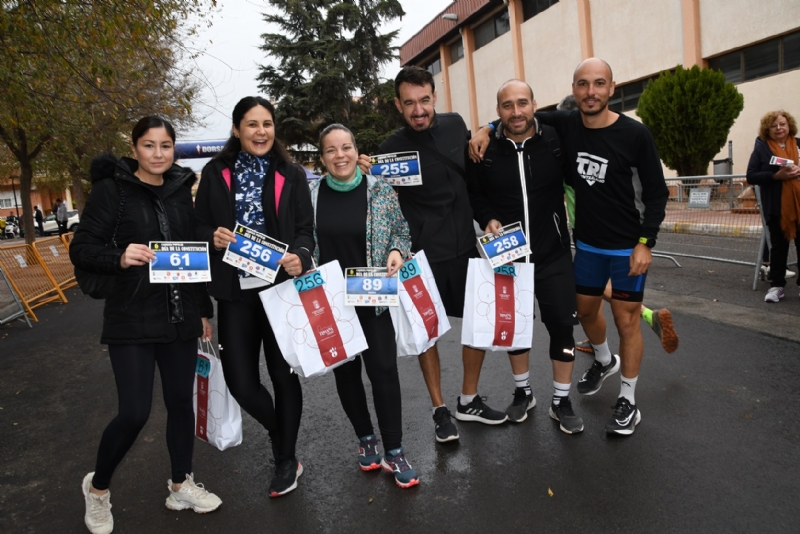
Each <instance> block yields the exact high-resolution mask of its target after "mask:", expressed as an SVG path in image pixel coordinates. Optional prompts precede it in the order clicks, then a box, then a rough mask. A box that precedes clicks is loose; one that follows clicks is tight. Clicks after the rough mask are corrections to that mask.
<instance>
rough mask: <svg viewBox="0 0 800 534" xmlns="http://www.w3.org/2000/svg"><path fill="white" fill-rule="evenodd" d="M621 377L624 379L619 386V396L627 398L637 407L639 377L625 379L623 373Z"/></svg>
mask: <svg viewBox="0 0 800 534" xmlns="http://www.w3.org/2000/svg"><path fill="white" fill-rule="evenodd" d="M620 377H621V378H622V383H621V384H620V386H619V396H620V397H625V398H626V399H628V402H630V403H631V405H633V406H636V397H635V395H636V382H637V381H638V380H639V377H638V376H635V377H633V378H625V377H624V376H622V373H620Z"/></svg>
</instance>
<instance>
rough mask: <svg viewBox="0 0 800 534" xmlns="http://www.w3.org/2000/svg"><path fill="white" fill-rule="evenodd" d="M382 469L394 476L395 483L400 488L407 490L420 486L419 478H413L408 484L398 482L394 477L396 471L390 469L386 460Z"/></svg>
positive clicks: (382, 464) (382, 462)
mask: <svg viewBox="0 0 800 534" xmlns="http://www.w3.org/2000/svg"><path fill="white" fill-rule="evenodd" d="M380 467H381V468H383V470H384V471H386V472H387V473H389V474H390V475H392V476H393V477H394V483H395V484H397V486H398V487H400V488H403V489H407V488H410V487H412V486H416V485H418V484H419V477H417V478H412V479H411V480H410V481H408V482H400V481H399V480H397V477H395V476H394V469H392V468H391V467H389V464H387V463H386V462H385V461H384V460H381V465H380Z"/></svg>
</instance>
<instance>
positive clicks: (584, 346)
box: [575, 339, 594, 356]
mask: <svg viewBox="0 0 800 534" xmlns="http://www.w3.org/2000/svg"><path fill="white" fill-rule="evenodd" d="M575 348H576V349H577V350H579V351H581V352H585V353H587V354H591V355H592V356H594V347H592V344H591V343H589V340H588V339H584V340H583V341H580V342H578V343H575Z"/></svg>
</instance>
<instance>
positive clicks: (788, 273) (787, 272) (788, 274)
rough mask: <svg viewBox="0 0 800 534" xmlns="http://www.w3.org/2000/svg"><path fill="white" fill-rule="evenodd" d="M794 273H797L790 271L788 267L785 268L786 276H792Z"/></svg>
mask: <svg viewBox="0 0 800 534" xmlns="http://www.w3.org/2000/svg"><path fill="white" fill-rule="evenodd" d="M795 274H797V273H795V272H794V271H790V270H789V269H786V278H792V277H793V276H794V275H795Z"/></svg>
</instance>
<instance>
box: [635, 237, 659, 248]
mask: <svg viewBox="0 0 800 534" xmlns="http://www.w3.org/2000/svg"><path fill="white" fill-rule="evenodd" d="M639 243H641V244H643V245H645V246H646V247H647V248H653V247H654V246H656V240H655V239H653V238H652V237H640V238H639Z"/></svg>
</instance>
